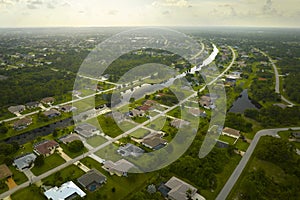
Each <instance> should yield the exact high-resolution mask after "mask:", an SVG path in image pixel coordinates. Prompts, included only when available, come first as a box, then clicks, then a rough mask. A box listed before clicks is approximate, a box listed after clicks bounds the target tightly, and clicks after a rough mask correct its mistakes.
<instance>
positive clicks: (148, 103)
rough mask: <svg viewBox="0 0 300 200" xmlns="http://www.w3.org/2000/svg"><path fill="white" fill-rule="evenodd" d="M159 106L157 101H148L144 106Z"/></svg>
mask: <svg viewBox="0 0 300 200" xmlns="http://www.w3.org/2000/svg"><path fill="white" fill-rule="evenodd" d="M156 104H157V102H156V101H154V100H149V99H148V100H147V101H145V102H144V105H145V106H154V105H156Z"/></svg>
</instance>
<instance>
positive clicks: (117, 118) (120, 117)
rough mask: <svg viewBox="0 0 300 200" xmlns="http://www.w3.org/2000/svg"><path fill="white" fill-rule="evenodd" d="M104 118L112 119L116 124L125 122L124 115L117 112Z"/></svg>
mask: <svg viewBox="0 0 300 200" xmlns="http://www.w3.org/2000/svg"><path fill="white" fill-rule="evenodd" d="M106 116H107V117H111V118H113V119H114V120H115V122H117V123H118V124H119V123H121V122H123V121H124V120H125V115H124V114H123V113H121V112H118V111H116V112H110V113H107V114H106Z"/></svg>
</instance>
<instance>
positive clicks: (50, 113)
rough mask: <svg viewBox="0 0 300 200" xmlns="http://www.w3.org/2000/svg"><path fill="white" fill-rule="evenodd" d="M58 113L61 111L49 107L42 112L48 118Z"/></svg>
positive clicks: (56, 115) (58, 114)
mask: <svg viewBox="0 0 300 200" xmlns="http://www.w3.org/2000/svg"><path fill="white" fill-rule="evenodd" d="M60 114H61V113H60V112H59V111H57V110H55V109H51V110H48V111H45V112H43V115H45V116H46V117H48V118H53V117H58V116H60Z"/></svg>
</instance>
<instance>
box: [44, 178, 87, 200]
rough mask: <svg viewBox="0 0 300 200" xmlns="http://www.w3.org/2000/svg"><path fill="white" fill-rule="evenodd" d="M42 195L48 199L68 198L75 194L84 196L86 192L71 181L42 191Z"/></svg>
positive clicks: (60, 199)
mask: <svg viewBox="0 0 300 200" xmlns="http://www.w3.org/2000/svg"><path fill="white" fill-rule="evenodd" d="M44 195H45V196H46V197H47V199H48V200H70V199H74V198H76V197H77V196H80V197H81V198H82V197H85V196H86V193H85V192H83V191H82V190H81V189H80V188H79V187H78V186H77V185H76V184H75V183H73V182H72V181H69V182H66V183H64V184H62V185H61V186H60V187H59V188H58V187H57V186H55V187H53V188H51V189H49V190H47V191H45V192H44Z"/></svg>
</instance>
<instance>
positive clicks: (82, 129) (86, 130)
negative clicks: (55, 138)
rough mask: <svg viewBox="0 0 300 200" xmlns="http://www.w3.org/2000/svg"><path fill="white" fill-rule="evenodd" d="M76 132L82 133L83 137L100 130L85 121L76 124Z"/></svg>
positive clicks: (90, 135)
mask: <svg viewBox="0 0 300 200" xmlns="http://www.w3.org/2000/svg"><path fill="white" fill-rule="evenodd" d="M75 132H76V133H78V134H79V135H81V136H82V137H85V138H89V137H92V136H94V135H96V134H97V133H98V132H99V130H98V129H97V128H96V127H95V126H93V125H91V124H88V123H83V124H79V125H78V126H76V128H75Z"/></svg>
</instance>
